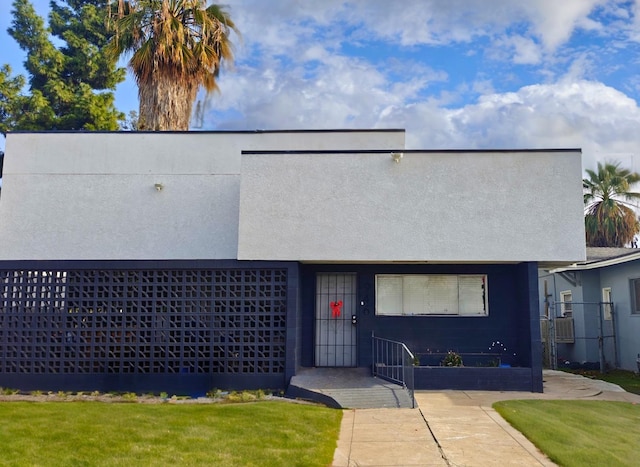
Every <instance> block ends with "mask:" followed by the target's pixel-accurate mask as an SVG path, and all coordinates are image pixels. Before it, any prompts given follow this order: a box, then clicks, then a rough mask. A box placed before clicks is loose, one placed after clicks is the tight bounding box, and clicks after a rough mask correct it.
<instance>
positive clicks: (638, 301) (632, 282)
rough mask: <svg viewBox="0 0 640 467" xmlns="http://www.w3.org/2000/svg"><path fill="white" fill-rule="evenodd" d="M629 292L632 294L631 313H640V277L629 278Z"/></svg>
mask: <svg viewBox="0 0 640 467" xmlns="http://www.w3.org/2000/svg"><path fill="white" fill-rule="evenodd" d="M629 292H630V294H631V314H632V315H636V316H639V315H640V277H636V278H632V279H629Z"/></svg>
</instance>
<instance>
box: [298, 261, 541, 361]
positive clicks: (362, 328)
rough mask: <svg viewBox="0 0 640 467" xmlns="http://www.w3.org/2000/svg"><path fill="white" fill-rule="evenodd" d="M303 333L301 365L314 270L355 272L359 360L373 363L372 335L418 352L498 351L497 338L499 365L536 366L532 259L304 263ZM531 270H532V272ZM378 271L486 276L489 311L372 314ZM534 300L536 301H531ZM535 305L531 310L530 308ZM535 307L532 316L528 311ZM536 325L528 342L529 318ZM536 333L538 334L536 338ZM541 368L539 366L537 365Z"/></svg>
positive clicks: (310, 330)
mask: <svg viewBox="0 0 640 467" xmlns="http://www.w3.org/2000/svg"><path fill="white" fill-rule="evenodd" d="M300 271H301V283H300V285H301V289H300V290H301V306H302V312H303V313H302V318H301V332H302V349H301V350H302V359H301V364H302V365H303V366H313V362H314V353H313V352H314V314H315V309H314V296H315V276H316V273H318V272H356V273H357V274H358V300H359V302H360V306H359V309H358V364H359V366H369V365H371V359H372V357H371V333H372V332H374V333H375V335H376V336H378V337H384V338H387V339H393V340H399V341H402V342H404V343H405V344H406V345H407V346H408V347H409V349H410V350H411V351H412V352H414V353H417V354H426V353H429V352H433V353H445V352H447V351H449V350H453V351H456V352H458V353H461V354H464V353H480V352H485V353H491V352H497V351H498V350H499V349H498V346H497V344H496V345H493V346H492V344H493V343H497V342H498V341H499V342H500V343H501V344H502V346H504V347H505V348H506V351H504V352H502V355H501V358H502V363H506V364H510V365H512V366H520V367H531V366H532V365H534V366H536V365H539V364H540V362H539V360H540V356H538V355H537V354H536V355H533V353H532V346H533V347H535V346H536V345H538V344H539V341H540V334H539V323H538V316H537V310H538V307H537V270H536V265H535V263H523V264H517V265H302V266H301V270H300ZM531 271H533V272H534V273H533V274H532V272H531ZM376 274H487V276H488V280H487V287H488V293H489V315H488V316H487V317H458V316H434V317H425V316H416V317H395V316H376V315H375V275H376ZM534 300H535V301H536V303H535V304H534V303H533V301H534ZM532 307H533V308H532ZM532 309H533V310H535V313H534V315H535V316H532V314H531V310H532ZM534 319H535V326H538V327H537V328H536V329H538V334H537V341H536V342H534V343H533V344H532V328H533V327H534V326H533V320H534ZM534 337H536V336H534ZM540 368H541V367H540Z"/></svg>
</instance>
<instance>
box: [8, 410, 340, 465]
mask: <svg viewBox="0 0 640 467" xmlns="http://www.w3.org/2000/svg"><path fill="white" fill-rule="evenodd" d="M341 419H342V412H341V411H339V410H333V409H328V408H325V407H320V406H314V405H306V404H292V403H289V402H273V401H269V402H258V403H249V404H109V403H98V402H85V403H83V402H43V403H37V402H6V403H0V465H12V466H14V465H15V466H22V465H25V466H26V465H30V466H31V465H47V466H88V465H91V466H131V465H145V466H155V465H157V466H166V465H174V466H202V465H216V466H239V465H242V466H282V465H287V466H296V465H298V466H316V465H317V466H326V465H329V464H331V461H332V459H333V453H334V450H335V447H336V441H337V439H338V434H339V430H340V421H341Z"/></svg>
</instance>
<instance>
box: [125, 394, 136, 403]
mask: <svg viewBox="0 0 640 467" xmlns="http://www.w3.org/2000/svg"><path fill="white" fill-rule="evenodd" d="M122 400H123V401H127V402H135V401H137V400H138V395H137V394H136V393H135V392H125V393H124V394H122Z"/></svg>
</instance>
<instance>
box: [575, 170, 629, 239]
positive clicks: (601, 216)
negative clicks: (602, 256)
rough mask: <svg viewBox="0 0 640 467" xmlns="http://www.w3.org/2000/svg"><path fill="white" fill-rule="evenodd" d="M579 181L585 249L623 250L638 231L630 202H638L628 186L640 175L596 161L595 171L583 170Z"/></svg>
mask: <svg viewBox="0 0 640 467" xmlns="http://www.w3.org/2000/svg"><path fill="white" fill-rule="evenodd" d="M586 172H587V175H588V176H589V177H588V178H585V179H584V180H583V181H582V182H583V183H582V185H583V188H584V203H585V229H586V234H587V246H599V247H624V246H625V245H628V244H629V243H631V242H632V241H633V238H634V236H635V235H636V234H637V233H639V232H640V223H639V222H638V218H637V216H636V213H635V211H634V210H633V209H632V208H631V207H630V206H633V205H632V204H631V203H630V202H631V201H634V200H639V199H640V193H638V192H633V191H631V187H632V186H633V185H634V184H636V183H638V182H640V174H638V173H635V172H633V173H632V172H631V171H630V170H628V169H624V168H621V167H620V163H619V162H606V163H604V164H602V163H600V162H598V169H597V171H593V170H587V171H586Z"/></svg>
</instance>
